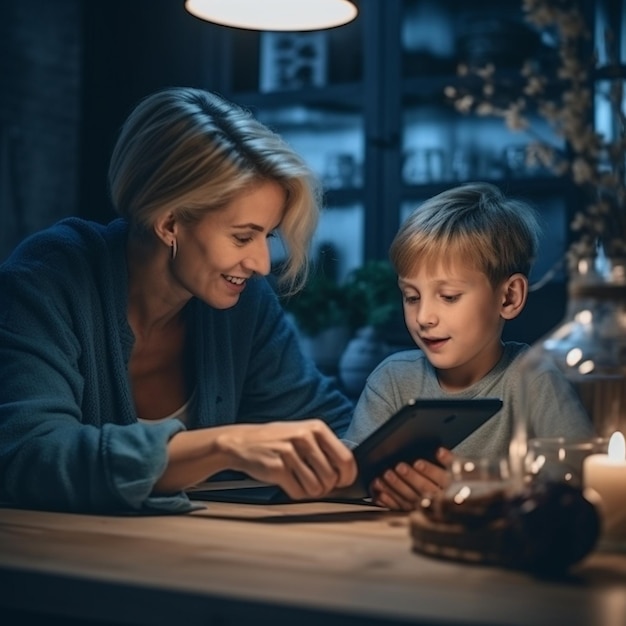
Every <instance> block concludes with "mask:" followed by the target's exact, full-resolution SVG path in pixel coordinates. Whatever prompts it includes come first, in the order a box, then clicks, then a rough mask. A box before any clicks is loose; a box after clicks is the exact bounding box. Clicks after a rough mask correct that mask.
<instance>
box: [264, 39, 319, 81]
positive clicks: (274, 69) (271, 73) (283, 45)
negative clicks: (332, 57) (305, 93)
mask: <svg viewBox="0 0 626 626" xmlns="http://www.w3.org/2000/svg"><path fill="white" fill-rule="evenodd" d="M326 71H327V39H326V33H324V32H311V33H283V32H263V33H261V67H260V72H259V76H260V85H259V89H260V91H261V92H265V93H267V92H272V91H282V90H286V89H302V88H304V87H322V86H324V85H325V84H326Z"/></svg>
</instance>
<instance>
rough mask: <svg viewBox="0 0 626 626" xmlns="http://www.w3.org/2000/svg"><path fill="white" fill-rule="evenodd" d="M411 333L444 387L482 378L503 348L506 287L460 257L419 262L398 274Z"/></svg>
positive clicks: (456, 388) (466, 383)
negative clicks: (407, 273)
mask: <svg viewBox="0 0 626 626" xmlns="http://www.w3.org/2000/svg"><path fill="white" fill-rule="evenodd" d="M398 284H399V286H400V290H401V291H402V301H403V307H404V319H405V322H406V326H407V328H408V330H409V332H410V333H411V337H412V338H413V340H414V341H415V343H416V344H417V346H418V347H419V348H421V350H423V351H424V353H425V354H426V357H427V358H428V360H429V361H430V363H431V364H432V365H433V367H435V369H436V370H437V373H438V376H439V381H440V384H441V385H442V387H444V388H445V389H447V390H449V391H454V390H459V389H463V388H465V387H468V386H469V385H471V384H473V383H475V382H477V381H478V380H480V379H481V378H482V377H483V376H485V374H487V372H489V371H490V370H491V369H492V368H493V367H494V365H495V364H496V363H497V362H498V359H499V358H500V356H501V354H502V344H501V334H502V328H503V324H504V320H503V319H502V317H501V315H500V312H501V310H502V306H503V304H504V301H505V293H504V291H505V288H504V286H503V287H502V288H498V289H494V288H493V287H492V285H491V283H490V282H489V279H488V278H487V276H486V275H485V274H484V273H483V272H480V271H478V270H476V269H473V268H472V267H471V266H469V265H468V264H467V263H465V264H464V263H463V262H462V261H461V260H460V259H452V260H450V261H449V262H448V260H446V263H445V264H442V263H441V262H439V263H436V264H434V265H433V266H432V267H423V266H420V267H419V268H418V270H417V271H416V272H414V273H413V275H411V276H403V277H400V278H399V280H398Z"/></svg>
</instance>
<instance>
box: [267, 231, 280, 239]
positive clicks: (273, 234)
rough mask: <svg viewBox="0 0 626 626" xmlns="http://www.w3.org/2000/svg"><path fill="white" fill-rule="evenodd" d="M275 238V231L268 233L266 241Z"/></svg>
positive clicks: (276, 235)
mask: <svg viewBox="0 0 626 626" xmlns="http://www.w3.org/2000/svg"><path fill="white" fill-rule="evenodd" d="M276 237H278V234H277V233H276V232H275V231H273V230H272V231H270V232H269V233H267V238H268V239H275V238H276Z"/></svg>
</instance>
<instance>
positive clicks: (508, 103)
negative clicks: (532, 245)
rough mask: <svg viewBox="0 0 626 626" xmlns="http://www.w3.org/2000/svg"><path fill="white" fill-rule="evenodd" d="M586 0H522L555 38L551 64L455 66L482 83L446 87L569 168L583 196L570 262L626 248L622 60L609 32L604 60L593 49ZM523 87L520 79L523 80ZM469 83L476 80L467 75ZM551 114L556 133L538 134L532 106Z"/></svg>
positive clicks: (536, 158) (458, 102) (533, 157)
mask: <svg viewBox="0 0 626 626" xmlns="http://www.w3.org/2000/svg"><path fill="white" fill-rule="evenodd" d="M581 6H582V3H581V2H580V0H579V1H578V2H571V1H569V2H564V1H563V0H523V3H522V9H523V12H524V18H525V20H526V22H527V23H528V24H529V25H531V26H532V27H533V28H536V29H538V30H540V31H542V32H543V33H544V36H546V37H548V38H550V37H551V38H552V45H553V50H554V51H555V53H556V62H555V64H554V65H553V66H550V65H548V66H547V67H546V66H545V65H544V64H542V63H541V62H538V61H536V60H527V61H526V62H525V63H524V64H523V66H522V68H521V71H520V75H519V76H518V77H517V79H516V80H515V81H511V80H510V79H506V78H503V77H502V76H501V75H499V74H498V73H497V72H496V68H495V65H493V64H487V65H486V66H484V67H479V68H476V67H470V66H469V65H467V64H461V65H460V66H459V68H458V73H459V75H460V76H462V77H466V79H467V80H468V81H471V80H474V81H476V79H478V85H479V86H478V88H476V86H475V85H476V83H474V88H472V87H464V88H460V87H448V88H447V89H446V95H447V96H448V98H450V99H451V100H452V102H453V103H454V105H455V107H456V109H457V110H458V111H460V112H462V113H475V114H478V115H488V116H497V117H501V118H502V119H503V120H504V122H505V124H506V126H507V127H508V128H509V129H510V130H512V131H516V132H520V131H522V132H525V133H527V134H528V135H529V137H530V142H529V144H528V146H527V163H528V164H529V165H542V166H544V167H547V168H548V169H550V170H551V171H552V172H554V173H555V174H556V175H559V176H568V177H569V178H570V179H571V180H572V182H573V183H574V184H575V185H576V186H578V187H579V188H580V189H581V190H582V191H583V192H584V197H585V200H584V202H581V207H580V209H579V210H578V211H577V212H576V213H575V215H574V218H573V220H572V222H571V224H570V228H571V230H572V233H573V237H572V239H573V240H572V243H571V245H570V248H569V250H568V260H569V262H570V266H571V267H572V266H575V265H576V264H577V263H578V261H579V260H580V259H582V258H592V257H593V256H594V255H595V253H596V249H597V246H598V244H601V245H602V246H603V248H604V251H605V253H606V254H608V255H609V256H616V257H625V256H626V178H625V173H626V162H625V155H626V115H625V114H624V108H623V107H624V79H625V76H626V74H625V73H624V67H623V66H622V65H621V64H620V60H619V54H618V51H617V48H616V45H615V41H614V38H613V36H612V34H611V33H610V32H607V33H606V36H605V42H604V44H605V52H606V65H604V66H603V67H599V66H598V55H597V52H596V53H590V47H591V46H590V41H591V36H590V29H589V26H588V25H587V23H586V20H585V16H584V13H583V11H582V9H581ZM520 78H521V79H522V80H521V87H520V80H519V79H520ZM467 84H468V85H471V82H468V83H467ZM596 93H597V94H599V95H601V96H603V97H604V98H605V104H606V106H607V107H608V110H609V111H610V116H609V117H610V118H611V119H610V121H611V125H612V127H611V128H610V129H608V131H607V132H605V134H601V133H600V132H598V131H597V130H596V128H595V123H594V112H595V105H596V103H595V102H594V97H595V95H596ZM531 112H536V113H537V114H538V115H539V116H540V117H542V118H543V119H544V120H545V121H547V122H548V124H549V126H550V127H551V129H552V131H553V134H554V136H553V137H552V138H550V139H547V138H545V137H542V136H540V134H539V132H538V131H537V129H536V128H535V127H533V124H532V122H531V119H530V117H529V113H531Z"/></svg>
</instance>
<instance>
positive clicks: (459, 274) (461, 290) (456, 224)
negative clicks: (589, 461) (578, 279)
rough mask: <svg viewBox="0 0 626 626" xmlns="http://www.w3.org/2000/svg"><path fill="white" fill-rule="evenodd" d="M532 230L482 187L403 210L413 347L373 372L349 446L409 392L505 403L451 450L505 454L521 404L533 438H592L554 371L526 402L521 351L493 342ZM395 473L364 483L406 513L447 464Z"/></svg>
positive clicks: (521, 213)
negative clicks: (527, 409) (526, 407)
mask: <svg viewBox="0 0 626 626" xmlns="http://www.w3.org/2000/svg"><path fill="white" fill-rule="evenodd" d="M539 234H540V229H539V225H538V222H537V218H536V215H535V213H534V212H533V210H532V209H531V207H530V206H528V205H526V204H525V203H523V202H519V201H516V200H511V199H507V198H506V197H505V196H504V195H503V194H502V192H501V191H500V190H499V189H498V188H497V187H495V186H493V185H490V184H487V183H468V184H465V185H461V186H459V187H456V188H453V189H449V190H447V191H445V192H443V193H441V194H439V195H437V196H435V197H433V198H431V199H430V200H428V201H426V202H425V203H424V204H422V205H421V206H420V207H419V208H418V209H417V210H416V211H414V212H413V213H412V214H411V216H410V217H409V218H408V219H407V220H406V221H405V222H404V224H403V225H402V226H401V228H400V230H399V231H398V233H397V235H396V237H395V238H394V240H393V242H392V244H391V249H390V259H391V262H392V264H393V266H394V269H395V271H396V273H397V274H398V285H399V287H400V291H401V293H402V300H403V307H404V319H405V323H406V326H407V328H408V330H409V332H410V334H411V337H412V338H413V340H414V341H415V343H416V344H417V347H418V348H419V349H418V350H409V351H403V352H399V353H396V354H393V355H392V356H390V357H388V358H387V359H385V360H384V361H383V362H382V363H381V364H380V365H379V366H378V367H377V368H376V369H375V370H374V371H373V372H372V373H371V375H370V376H369V378H368V380H367V383H366V386H365V389H364V390H363V392H362V394H361V397H360V398H359V401H358V403H357V407H356V410H355V413H354V415H353V418H352V422H351V424H350V427H349V428H348V431H347V433H346V435H345V439H346V440H347V441H348V442H349V443H350V444H355V443H358V442H360V441H362V440H363V439H364V438H365V437H366V436H367V435H369V434H370V433H371V432H372V431H374V430H376V429H377V428H378V427H379V426H380V425H381V424H382V423H383V422H385V421H386V420H387V419H388V418H389V417H390V416H391V415H392V414H393V413H395V411H397V410H398V409H400V408H401V407H402V406H404V405H405V404H406V403H407V402H408V401H409V400H410V399H412V398H479V397H500V398H502V400H503V401H504V406H503V408H502V409H501V410H500V411H499V412H498V413H497V414H496V415H495V416H494V417H493V418H491V419H490V420H489V421H488V422H487V423H486V424H485V425H483V426H482V427H481V428H479V429H478V430H477V431H475V432H474V433H473V434H472V435H470V436H469V437H468V438H467V439H466V440H465V441H463V442H462V443H461V444H460V445H458V446H457V447H456V448H455V449H454V453H455V454H460V455H465V456H475V457H490V458H496V459H497V458H501V457H506V456H508V448H509V443H510V440H511V436H512V432H513V424H514V421H513V420H514V418H513V416H514V414H515V413H516V412H517V411H519V410H520V402H523V401H528V402H529V403H530V404H531V405H532V411H531V412H532V420H531V423H530V424H529V429H530V431H532V432H529V433H528V436H529V437H556V436H563V435H565V434H567V436H569V437H578V436H581V437H587V436H589V435H590V434H591V432H592V429H591V423H590V420H589V418H588V416H587V415H586V413H585V411H584V409H583V408H582V405H581V404H580V402H579V401H578V399H577V397H576V396H575V394H574V392H573V390H571V389H570V387H569V385H568V383H567V382H566V381H565V379H563V378H562V376H561V374H560V373H559V372H558V371H554V370H551V369H550V370H544V369H542V370H541V371H540V372H534V374H535V375H534V377H533V381H532V397H530V398H529V397H528V396H525V397H524V394H525V393H527V390H528V388H529V387H527V386H525V385H526V382H524V383H523V382H522V372H521V371H520V365H521V363H522V359H521V358H520V357H521V356H522V355H523V354H524V352H525V351H526V350H527V348H528V346H527V345H525V344H521V343H516V342H507V343H503V342H502V339H501V336H502V330H503V328H504V323H505V322H506V320H510V319H513V318H515V317H516V316H518V315H519V314H520V312H521V311H522V309H523V308H524V305H525V303H526V298H527V295H528V275H529V272H530V269H531V265H532V262H533V261H534V259H535V257H536V254H537V248H538V240H539ZM522 397H523V398H524V399H523V400H522ZM452 458H453V454H452V452H451V451H449V450H444V449H440V450H439V452H438V461H439V462H440V463H441V464H442V465H444V466H446V465H448V464H449V463H450V462H451V460H452ZM394 470H395V471H394ZM394 470H388V471H386V472H385V473H384V475H382V476H380V477H378V478H377V479H376V480H374V481H373V483H372V485H371V486H370V489H371V493H372V496H373V499H374V501H375V502H377V503H378V504H380V505H382V506H387V507H389V508H392V509H404V510H409V509H411V508H414V506H415V503H416V502H418V501H419V499H420V498H421V497H422V495H423V494H425V493H430V492H432V491H433V490H436V489H438V488H441V487H443V486H444V485H445V482H446V471H445V470H444V469H442V468H441V467H438V466H436V465H434V464H431V463H428V462H427V461H425V460H424V459H418V460H416V462H415V463H413V464H412V465H409V464H406V463H400V464H399V465H398V466H396V467H395V468H394Z"/></svg>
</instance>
